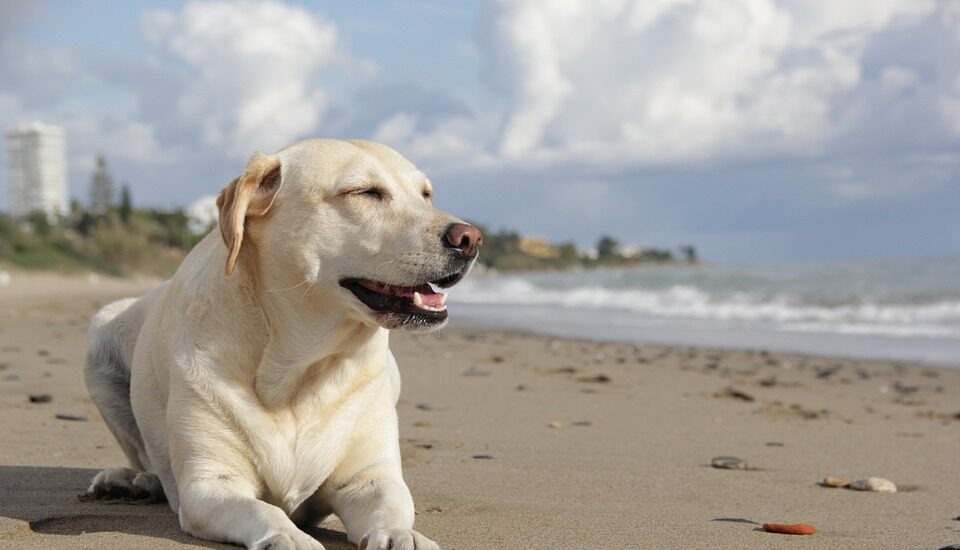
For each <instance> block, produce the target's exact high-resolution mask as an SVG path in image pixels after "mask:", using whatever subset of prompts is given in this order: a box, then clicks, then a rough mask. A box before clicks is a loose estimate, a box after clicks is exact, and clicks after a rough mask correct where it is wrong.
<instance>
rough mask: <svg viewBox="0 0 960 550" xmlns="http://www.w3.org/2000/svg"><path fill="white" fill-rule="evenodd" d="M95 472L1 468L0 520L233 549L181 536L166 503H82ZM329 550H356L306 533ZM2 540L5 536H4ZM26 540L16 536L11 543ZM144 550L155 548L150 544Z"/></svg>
mask: <svg viewBox="0 0 960 550" xmlns="http://www.w3.org/2000/svg"><path fill="white" fill-rule="evenodd" d="M96 473H97V470H90V469H84V468H55V467H42V466H0V517H6V518H11V519H16V520H21V521H25V522H28V523H29V525H30V530H31V531H33V532H35V533H43V534H51V535H62V536H80V535H82V534H84V533H99V532H113V533H126V534H131V535H138V536H142V537H150V538H154V539H166V540H170V541H174V542H177V543H180V544H184V545H192V546H194V547H199V548H222V549H235V548H237V547H236V546H231V545H227V544H218V543H215V542H209V541H204V540H200V539H197V538H194V537H192V536H190V535H188V534H186V533H184V532H183V531H181V530H180V523H179V521H178V520H177V517H176V515H174V513H173V512H172V511H171V510H170V507H169V506H167V504H166V503H161V504H131V503H125V502H104V501H92V502H81V501H80V499H78V498H77V495H79V494H80V493H82V492H83V491H84V490H85V489H86V487H87V484H88V483H89V482H90V479H91V478H92V477H93V476H94V475H95V474H96ZM308 533H310V535H312V536H314V537H315V538H316V539H317V540H319V541H320V542H321V543H322V544H323V545H324V547H325V548H327V550H355V548H356V547H355V546H353V545H352V544H350V543H349V542H348V541H347V538H346V536H345V535H344V534H343V533H340V532H337V531H331V530H328V529H321V528H315V529H310V530H308ZM0 535H4V533H2V532H0ZM21 536H23V537H28V536H29V535H28V534H15V535H13V537H14V538H13V540H16V539H18V538H20V537H21ZM145 546H153V545H152V544H150V543H146V544H145Z"/></svg>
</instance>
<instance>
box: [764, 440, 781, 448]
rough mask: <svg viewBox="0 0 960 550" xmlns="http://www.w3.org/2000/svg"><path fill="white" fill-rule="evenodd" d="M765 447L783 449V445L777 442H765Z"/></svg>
mask: <svg viewBox="0 0 960 550" xmlns="http://www.w3.org/2000/svg"><path fill="white" fill-rule="evenodd" d="M767 447H783V443H781V442H779V441H767Z"/></svg>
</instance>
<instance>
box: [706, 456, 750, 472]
mask: <svg viewBox="0 0 960 550" xmlns="http://www.w3.org/2000/svg"><path fill="white" fill-rule="evenodd" d="M710 466H712V467H714V468H719V469H721V470H746V469H747V462H746V461H745V460H743V459H742V458H737V457H735V456H715V457H713V458H711V459H710Z"/></svg>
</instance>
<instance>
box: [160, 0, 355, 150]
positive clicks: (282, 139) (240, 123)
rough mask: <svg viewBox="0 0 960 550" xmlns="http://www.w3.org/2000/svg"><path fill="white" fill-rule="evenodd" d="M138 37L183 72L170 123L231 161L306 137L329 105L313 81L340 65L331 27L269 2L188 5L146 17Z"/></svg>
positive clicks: (274, 2)
mask: <svg viewBox="0 0 960 550" xmlns="http://www.w3.org/2000/svg"><path fill="white" fill-rule="evenodd" d="M143 32H144V36H145V38H146V39H147V41H148V42H149V43H151V44H153V45H155V46H158V47H159V48H161V49H162V50H163V51H164V52H165V53H166V54H168V55H170V56H172V57H173V58H174V59H175V60H177V61H178V62H180V63H182V64H184V65H185V66H186V68H187V70H188V72H189V77H188V78H187V79H185V81H184V83H183V85H182V87H181V89H180V91H179V96H178V97H177V102H176V106H177V110H178V113H177V116H178V117H180V119H182V122H183V123H184V124H185V125H190V126H193V127H195V128H196V129H197V131H198V132H199V137H200V140H201V141H202V143H203V144H204V145H206V146H209V147H211V148H215V149H225V150H226V151H227V152H229V153H230V154H232V155H234V156H237V157H244V156H246V155H249V154H250V152H251V151H253V150H255V149H260V150H266V151H272V150H275V149H277V148H280V147H282V146H284V145H287V144H288V143H290V142H291V141H293V140H295V139H296V138H298V137H303V136H305V135H308V134H311V133H313V131H314V130H315V129H316V128H317V127H318V125H319V124H320V123H321V121H322V118H323V115H324V112H325V111H326V109H327V106H328V101H329V98H328V94H327V93H326V92H325V91H324V89H323V88H322V87H320V86H319V76H320V73H321V71H322V70H324V69H325V68H328V67H330V66H331V65H334V64H336V63H338V62H340V61H342V60H343V59H345V57H344V56H342V55H341V54H340V53H339V52H338V49H337V30H336V27H335V26H334V25H333V24H332V23H330V22H328V21H326V20H325V19H323V18H321V17H319V16H317V15H313V14H311V13H309V12H307V11H306V10H305V9H302V8H299V7H294V6H289V5H286V4H283V3H280V2H276V1H272V0H271V1H262V2H261V1H251V0H247V1H241V2H226V1H215V2H198V1H191V2H188V3H187V4H186V5H185V6H184V7H183V9H182V10H181V11H179V12H177V13H172V12H168V11H151V12H148V13H147V14H146V15H145V16H144V17H143Z"/></svg>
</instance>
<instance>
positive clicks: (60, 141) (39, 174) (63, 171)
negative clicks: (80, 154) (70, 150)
mask: <svg viewBox="0 0 960 550" xmlns="http://www.w3.org/2000/svg"><path fill="white" fill-rule="evenodd" d="M7 174H8V184H9V193H10V216H11V217H12V218H13V219H14V220H23V219H24V218H26V217H27V216H29V215H30V214H31V213H33V212H44V213H46V214H47V217H48V218H50V219H51V220H52V219H54V218H55V217H56V216H57V215H66V214H67V209H68V206H69V204H68V202H67V150H66V142H65V139H64V133H63V128H61V127H59V126H52V125H50V124H43V123H40V122H30V123H27V124H21V125H19V126H17V127H15V128H12V129H10V130H7Z"/></svg>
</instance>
